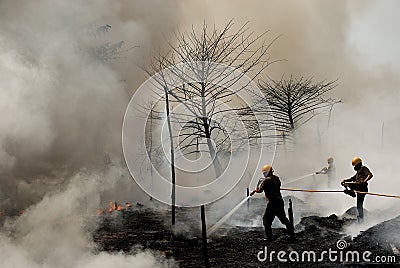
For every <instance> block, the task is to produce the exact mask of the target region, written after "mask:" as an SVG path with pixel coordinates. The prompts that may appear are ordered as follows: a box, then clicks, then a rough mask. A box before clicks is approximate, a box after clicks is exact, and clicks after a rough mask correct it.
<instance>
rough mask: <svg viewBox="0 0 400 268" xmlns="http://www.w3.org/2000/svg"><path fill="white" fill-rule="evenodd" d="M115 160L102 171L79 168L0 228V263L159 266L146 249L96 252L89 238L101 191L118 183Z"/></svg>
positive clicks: (119, 175)
mask: <svg viewBox="0 0 400 268" xmlns="http://www.w3.org/2000/svg"><path fill="white" fill-rule="evenodd" d="M124 172H125V171H124V170H123V169H121V167H120V166H116V165H115V166H111V167H110V168H109V169H108V170H107V171H106V172H102V173H91V172H79V173H78V174H76V175H75V176H73V177H72V178H71V179H70V181H69V183H68V185H67V186H66V188H65V189H64V190H61V191H57V192H53V193H49V194H47V195H46V196H45V197H44V198H43V199H42V200H41V201H40V202H39V203H37V204H35V205H34V206H31V207H30V208H29V209H28V210H26V212H25V213H24V214H23V215H22V216H20V217H18V218H16V219H13V220H11V219H10V220H8V221H7V222H6V223H5V224H4V226H3V229H2V233H1V234H0V241H1V246H0V256H1V259H2V266H4V267H110V266H111V265H113V266H116V267H133V266H134V267H162V266H163V263H162V262H161V260H160V259H159V258H158V257H157V254H156V253H155V252H154V253H153V252H150V251H140V252H137V251H136V252H132V254H129V255H125V254H122V253H105V252H99V250H98V249H97V248H96V245H95V244H94V242H93V241H92V239H91V235H92V233H93V232H94V231H95V230H96V227H97V219H98V217H97V215H96V213H95V212H96V210H97V208H98V204H99V202H100V200H101V196H102V195H103V194H104V193H105V192H107V191H110V189H115V188H116V187H115V186H116V184H119V183H123V182H124V178H123V177H121V175H122V174H123V173H124Z"/></svg>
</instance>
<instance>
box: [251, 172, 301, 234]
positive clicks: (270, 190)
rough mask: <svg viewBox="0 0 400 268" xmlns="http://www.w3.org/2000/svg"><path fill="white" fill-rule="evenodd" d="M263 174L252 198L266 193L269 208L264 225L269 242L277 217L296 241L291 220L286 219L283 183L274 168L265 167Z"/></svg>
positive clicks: (266, 210) (267, 208) (265, 213)
mask: <svg viewBox="0 0 400 268" xmlns="http://www.w3.org/2000/svg"><path fill="white" fill-rule="evenodd" d="M261 171H262V173H263V175H264V178H263V179H262V180H261V182H260V183H259V185H257V188H256V189H254V190H253V191H252V192H251V193H250V196H252V195H254V194H255V193H261V192H263V191H264V193H265V198H266V199H267V201H268V204H267V207H266V209H265V212H264V216H263V225H264V229H265V235H266V236H267V240H268V241H272V238H273V237H272V228H271V225H272V222H273V221H274V219H275V216H276V217H278V219H279V220H280V221H281V222H282V224H284V225H285V226H286V229H287V230H288V232H289V235H290V237H291V239H294V238H295V237H294V229H293V226H292V224H291V223H290V221H289V219H288V218H287V217H286V214H285V208H284V202H283V198H282V195H281V188H280V187H281V181H280V180H279V177H278V176H275V175H274V174H273V173H274V170H273V168H272V166H270V165H265V166H263V167H262V170H261Z"/></svg>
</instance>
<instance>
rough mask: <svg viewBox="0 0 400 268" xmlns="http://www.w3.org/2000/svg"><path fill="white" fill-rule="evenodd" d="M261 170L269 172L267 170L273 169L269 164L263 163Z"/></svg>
mask: <svg viewBox="0 0 400 268" xmlns="http://www.w3.org/2000/svg"><path fill="white" fill-rule="evenodd" d="M261 171H262V173H264V172H269V171H274V170H273V169H272V166H271V165H265V166H263V167H262V168H261Z"/></svg>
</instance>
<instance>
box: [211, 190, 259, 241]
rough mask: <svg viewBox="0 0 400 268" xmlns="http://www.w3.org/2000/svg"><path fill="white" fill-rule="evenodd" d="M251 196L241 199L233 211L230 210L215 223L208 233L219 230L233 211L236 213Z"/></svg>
mask: <svg viewBox="0 0 400 268" xmlns="http://www.w3.org/2000/svg"><path fill="white" fill-rule="evenodd" d="M250 197H251V196H247V197H246V198H245V199H243V200H242V201H240V203H239V204H237V205H236V207H234V208H233V209H231V211H229V212H228V213H227V214H226V215H225V216H224V217H222V218H221V219H220V220H219V221H218V222H217V223H215V224H214V225H213V226H212V227H211V228H210V229H209V230H208V232H207V235H211V234H212V233H213V232H214V231H215V230H217V229H218V228H219V227H220V226H221V225H222V224H223V223H224V222H226V220H228V219H229V218H230V217H231V216H232V215H233V213H235V212H236V211H237V210H238V209H239V208H240V207H241V206H242V205H243V204H244V203H245V202H246V201H247V200H248V199H250Z"/></svg>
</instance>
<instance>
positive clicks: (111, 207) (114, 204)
mask: <svg viewBox="0 0 400 268" xmlns="http://www.w3.org/2000/svg"><path fill="white" fill-rule="evenodd" d="M116 209H117V203H113V202H112V201H110V208H109V209H108V213H111V212H113V211H114V210H116Z"/></svg>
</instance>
